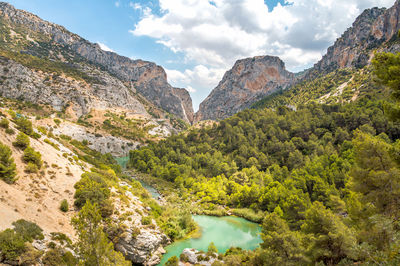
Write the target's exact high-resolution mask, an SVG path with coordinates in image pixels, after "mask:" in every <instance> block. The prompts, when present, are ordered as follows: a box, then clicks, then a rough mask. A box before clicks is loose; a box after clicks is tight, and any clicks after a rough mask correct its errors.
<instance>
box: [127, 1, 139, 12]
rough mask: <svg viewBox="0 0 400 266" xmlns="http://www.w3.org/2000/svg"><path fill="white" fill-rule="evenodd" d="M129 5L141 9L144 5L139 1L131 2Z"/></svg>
mask: <svg viewBox="0 0 400 266" xmlns="http://www.w3.org/2000/svg"><path fill="white" fill-rule="evenodd" d="M129 6H130V7H131V8H133V9H135V10H141V9H142V5H141V4H139V3H134V2H129Z"/></svg>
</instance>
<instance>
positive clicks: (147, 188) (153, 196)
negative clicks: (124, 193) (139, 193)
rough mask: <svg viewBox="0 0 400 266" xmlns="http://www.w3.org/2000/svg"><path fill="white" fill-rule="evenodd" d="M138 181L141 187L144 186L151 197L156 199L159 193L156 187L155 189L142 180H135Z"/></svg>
mask: <svg viewBox="0 0 400 266" xmlns="http://www.w3.org/2000/svg"><path fill="white" fill-rule="evenodd" d="M137 181H139V183H140V184H141V185H142V187H144V188H145V189H146V190H147V191H148V192H150V194H151V197H152V198H153V199H158V197H159V196H160V193H158V191H157V189H155V188H154V187H152V186H150V185H149V184H147V183H145V182H144V181H142V180H137Z"/></svg>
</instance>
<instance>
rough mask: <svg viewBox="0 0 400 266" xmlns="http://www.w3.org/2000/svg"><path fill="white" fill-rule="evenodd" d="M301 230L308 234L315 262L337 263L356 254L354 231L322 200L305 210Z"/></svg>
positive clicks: (312, 257) (310, 252) (310, 254)
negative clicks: (326, 206) (327, 207)
mask: <svg viewBox="0 0 400 266" xmlns="http://www.w3.org/2000/svg"><path fill="white" fill-rule="evenodd" d="M301 230H302V231H303V232H304V233H306V234H308V241H307V242H308V243H309V256H310V257H311V259H312V260H313V262H319V261H323V262H324V263H325V264H326V265H335V264H337V263H339V262H340V261H341V260H342V259H345V258H352V257H353V256H354V255H353V252H354V251H353V247H355V245H356V239H355V237H354V234H353V231H352V230H350V229H349V228H348V227H347V226H346V225H345V224H344V223H343V222H342V221H341V219H340V218H339V216H337V215H335V214H334V213H332V211H330V210H329V209H326V208H325V206H324V205H323V204H322V203H321V202H318V201H316V202H314V203H313V205H312V206H311V207H310V208H309V209H308V210H307V211H306V212H305V221H304V224H303V225H302V226H301Z"/></svg>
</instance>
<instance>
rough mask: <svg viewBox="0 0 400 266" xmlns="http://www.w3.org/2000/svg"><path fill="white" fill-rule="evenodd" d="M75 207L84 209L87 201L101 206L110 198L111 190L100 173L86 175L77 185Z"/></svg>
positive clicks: (83, 175)
mask: <svg viewBox="0 0 400 266" xmlns="http://www.w3.org/2000/svg"><path fill="white" fill-rule="evenodd" d="M74 187H75V189H76V191H75V195H74V198H75V202H74V204H75V206H76V207H78V208H81V207H83V205H85V203H86V202H87V201H90V202H92V203H93V204H98V205H101V204H102V203H103V201H105V200H106V199H108V198H109V197H110V190H109V189H108V185H107V183H106V182H105V181H104V179H103V177H102V176H101V175H100V174H98V173H84V174H82V178H81V180H79V181H78V182H77V183H76V184H75V186H74Z"/></svg>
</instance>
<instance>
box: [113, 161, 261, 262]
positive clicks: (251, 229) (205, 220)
mask: <svg viewBox="0 0 400 266" xmlns="http://www.w3.org/2000/svg"><path fill="white" fill-rule="evenodd" d="M116 160H117V162H118V163H119V164H120V165H121V166H122V167H123V168H126V163H127V162H128V160H129V157H121V158H116ZM139 182H140V183H141V184H142V186H143V187H144V188H145V189H147V190H148V191H149V192H150V194H151V195H152V197H153V198H158V196H160V194H159V193H158V191H157V190H156V189H155V188H154V187H152V186H150V185H149V184H146V183H145V182H143V181H141V180H139ZM193 219H194V220H195V221H196V223H197V224H198V225H199V228H200V234H199V237H191V238H187V239H184V240H180V241H176V242H174V243H172V244H171V245H169V246H167V247H166V248H165V250H166V251H167V253H165V254H164V256H163V257H162V260H161V262H160V264H159V265H164V264H165V263H166V262H167V261H168V259H169V258H170V257H172V256H177V257H179V255H180V254H181V253H182V251H183V250H184V249H185V248H194V249H197V250H202V251H207V248H208V245H209V244H210V243H211V242H214V244H215V246H216V247H217V249H218V251H219V252H220V253H224V252H225V251H226V250H227V249H229V248H230V247H240V248H242V249H255V248H257V247H258V246H259V244H260V243H261V242H262V240H261V237H260V233H261V226H260V225H258V224H256V223H253V222H249V221H247V220H245V219H243V218H240V217H234V216H224V217H215V216H207V215H193Z"/></svg>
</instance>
